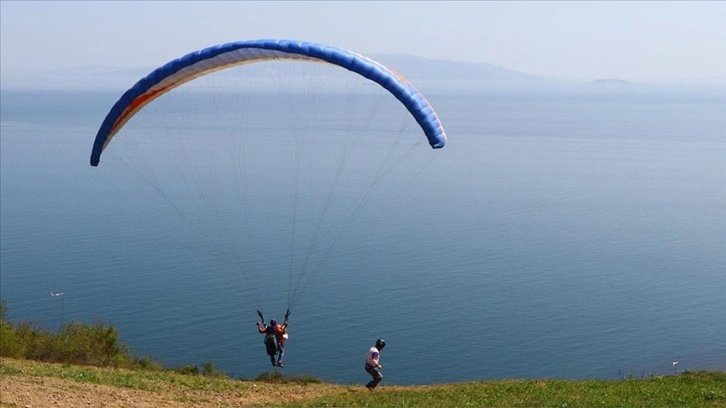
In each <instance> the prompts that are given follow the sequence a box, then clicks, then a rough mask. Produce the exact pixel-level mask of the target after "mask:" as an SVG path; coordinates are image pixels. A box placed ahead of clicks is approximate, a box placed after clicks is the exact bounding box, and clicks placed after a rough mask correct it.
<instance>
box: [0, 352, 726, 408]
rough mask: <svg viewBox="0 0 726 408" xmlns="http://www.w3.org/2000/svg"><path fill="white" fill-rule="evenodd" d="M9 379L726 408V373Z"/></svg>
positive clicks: (362, 396) (407, 402) (339, 403)
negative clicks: (468, 378)
mask: <svg viewBox="0 0 726 408" xmlns="http://www.w3.org/2000/svg"><path fill="white" fill-rule="evenodd" d="M6 376H26V377H28V376H30V377H56V378H62V379H66V380H69V381H72V382H81V383H93V384H103V385H109V386H114V387H125V388H131V389H139V390H145V391H150V392H159V393H170V394H175V393H181V392H183V391H185V390H195V391H200V392H203V393H206V392H210V393H212V392H213V393H218V395H219V394H221V395H224V394H228V395H235V394H236V395H240V394H244V393H248V394H249V393H251V392H254V391H255V390H256V391H257V392H259V391H261V389H260V388H259V387H260V386H266V387H268V389H270V388H272V389H274V390H275V392H276V393H279V395H281V397H280V398H279V399H277V400H276V401H273V402H272V403H271V402H270V401H267V402H265V403H264V404H263V405H265V406H275V407H560V408H571V407H588V408H589V407H726V373H724V372H705V371H698V372H689V371H685V372H684V373H682V374H680V375H669V376H662V377H651V378H643V379H640V378H630V379H622V380H612V381H607V380H581V381H579V380H552V379H548V380H497V381H481V382H469V383H457V384H442V385H432V386H410V387H402V386H387V385H386V384H385V383H384V384H383V385H382V386H380V387H379V389H377V390H375V391H368V390H366V389H365V387H363V386H362V385H357V384H356V385H335V384H325V383H321V382H319V381H318V380H315V379H311V378H302V379H296V378H294V377H292V378H286V377H284V376H282V375H281V374H279V373H277V372H276V374H270V373H265V374H262V375H260V376H259V377H258V378H256V379H255V380H247V381H241V380H235V379H231V378H226V377H214V376H203V375H184V374H180V373H178V372H173V371H149V370H127V369H117V368H98V367H88V366H74V365H69V364H57V363H40V362H31V361H25V360H12V359H3V360H0V381H1V380H2V378H4V377H6ZM263 383H266V385H264V384H263ZM296 387H297V388H296ZM299 387H305V389H306V390H307V391H308V392H307V393H306V394H307V395H309V396H308V397H306V398H305V399H303V400H300V399H293V398H290V396H291V395H294V394H295V393H296V392H298V391H297V390H299Z"/></svg>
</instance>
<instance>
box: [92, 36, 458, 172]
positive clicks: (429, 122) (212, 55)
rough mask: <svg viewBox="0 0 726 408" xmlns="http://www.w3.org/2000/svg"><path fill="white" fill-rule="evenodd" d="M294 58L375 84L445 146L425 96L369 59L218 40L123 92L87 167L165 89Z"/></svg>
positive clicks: (280, 43) (277, 43)
mask: <svg viewBox="0 0 726 408" xmlns="http://www.w3.org/2000/svg"><path fill="white" fill-rule="evenodd" d="M278 59H294V60H305V61H313V62H324V63H329V64H333V65H337V66H340V67H342V68H345V69H347V70H349V71H352V72H355V73H357V74H359V75H362V76H363V77H365V78H368V79H370V80H371V81H373V82H375V83H377V84H379V85H380V86H382V87H383V88H385V89H386V90H388V91H389V92H390V93H391V94H392V95H393V96H395V97H396V98H397V99H398V100H399V101H401V103H403V105H404V106H405V107H406V109H408V111H409V112H410V113H411V115H413V117H414V118H415V119H416V122H418V124H419V125H420V126H421V129H422V130H423V132H424V134H425V135H426V137H427V138H428V141H429V144H430V145H431V147H432V148H435V149H437V148H441V147H444V145H445V144H446V132H445V131H444V128H443V126H442V124H441V121H440V120H439V118H438V116H437V114H436V112H435V111H434V109H433V108H432V106H431V104H430V103H429V102H428V100H426V98H425V97H424V96H423V95H422V94H421V93H420V92H419V91H418V90H417V89H416V88H415V87H414V86H413V85H412V84H411V83H410V82H408V80H406V78H404V77H403V76H402V75H400V74H398V73H397V72H395V71H394V70H392V69H390V68H388V67H386V66H384V65H383V64H381V63H379V62H376V61H374V60H372V59H370V58H368V57H365V56H362V55H360V54H357V53H355V52H352V51H348V50H344V49H341V48H337V47H331V46H328V45H322V44H316V43H311V42H305V41H292V40H255V41H239V42H231V43H227V44H221V45H216V46H212V47H209V48H205V49H202V50H199V51H195V52H192V53H190V54H187V55H185V56H183V57H181V58H178V59H175V60H173V61H171V62H169V63H167V64H165V65H164V66H162V67H159V68H157V69H156V70H154V71H153V72H151V73H150V74H149V75H147V76H146V77H144V78H142V79H141V80H139V81H138V82H137V83H136V84H135V85H134V86H133V87H131V88H130V89H129V90H127V91H126V92H125V93H124V94H123V95H122V96H121V98H120V99H119V100H118V101H117V102H116V103H115V104H114V105H113V107H112V108H111V110H110V112H109V113H108V114H107V116H106V118H105V119H104V121H103V123H102V124H101V127H100V129H99V130H98V133H97V134H96V139H95V141H94V144H93V149H92V151H91V160H90V161H91V166H98V163H99V161H100V157H101V153H102V152H103V150H104V149H105V148H106V147H107V146H108V144H109V142H110V141H111V139H112V138H113V136H114V135H115V134H116V133H117V132H118V131H119V129H121V128H122V127H123V126H124V124H125V123H126V122H127V121H128V120H129V119H130V118H131V117H133V116H134V115H135V114H136V112H138V111H139V110H140V109H142V108H143V107H144V106H146V105H147V104H148V103H150V102H151V101H153V100H154V99H156V98H157V97H159V96H160V95H163V94H164V93H166V92H169V91H170V90H172V89H174V88H176V87H178V86H179V85H182V84H184V83H186V82H189V81H191V80H193V79H195V78H198V77H201V76H203V75H206V74H208V73H212V72H215V71H219V70H222V69H225V68H229V67H231V66H235V65H241V64H247V63H253V62H258V61H266V60H278Z"/></svg>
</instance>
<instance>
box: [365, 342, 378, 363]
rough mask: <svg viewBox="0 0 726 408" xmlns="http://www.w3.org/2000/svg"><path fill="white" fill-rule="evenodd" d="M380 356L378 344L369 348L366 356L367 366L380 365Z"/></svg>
mask: <svg viewBox="0 0 726 408" xmlns="http://www.w3.org/2000/svg"><path fill="white" fill-rule="evenodd" d="M379 357H380V352H379V351H378V349H377V348H376V346H373V347H371V349H370V350H368V355H367V356H366V367H378V358H379Z"/></svg>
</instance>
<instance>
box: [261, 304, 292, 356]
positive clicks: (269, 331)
mask: <svg viewBox="0 0 726 408" xmlns="http://www.w3.org/2000/svg"><path fill="white" fill-rule="evenodd" d="M257 315H258V316H260V320H262V324H263V325H265V326H267V325H266V324H265V318H264V317H263V316H262V312H260V310H259V309H258V310H257ZM289 317H290V309H287V312H286V313H285V322H284V323H287V319H288V318H289ZM263 342H264V344H265V349H266V350H267V355H269V356H275V355H277V352H278V351H279V349H280V345H279V344H278V342H277V326H272V325H270V326H267V328H266V329H265V339H264V340H263Z"/></svg>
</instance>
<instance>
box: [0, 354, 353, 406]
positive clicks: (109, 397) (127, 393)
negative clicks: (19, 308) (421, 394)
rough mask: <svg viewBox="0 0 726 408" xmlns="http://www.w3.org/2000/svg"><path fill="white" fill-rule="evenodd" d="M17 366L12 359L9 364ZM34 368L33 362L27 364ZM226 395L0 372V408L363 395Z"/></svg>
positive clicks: (304, 388) (317, 390)
mask: <svg viewBox="0 0 726 408" xmlns="http://www.w3.org/2000/svg"><path fill="white" fill-rule="evenodd" d="M16 363H17V364H23V363H18V362H17V360H15V362H14V363H13V364H16ZM29 364H34V363H29ZM245 384H246V386H245V387H243V388H232V389H230V390H229V391H206V390H194V389H189V388H187V387H183V386H175V385H170V384H159V385H158V389H155V390H154V391H145V390H139V389H131V388H126V387H115V386H110V385H99V384H93V383H85V382H78V381H74V380H71V379H64V378H58V377H51V376H37V375H31V374H27V373H13V374H0V407H21V408H43V407H53V408H80V407H94V408H95V407H252V406H262V405H269V404H270V403H273V402H276V403H280V402H292V401H299V400H302V399H308V398H314V397H316V396H322V395H329V394H336V393H340V392H350V391H353V392H364V391H361V390H360V389H358V388H362V387H353V388H355V389H352V388H351V387H346V386H341V385H334V384H309V385H303V384H283V385H275V384H270V383H264V382H249V383H245Z"/></svg>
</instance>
